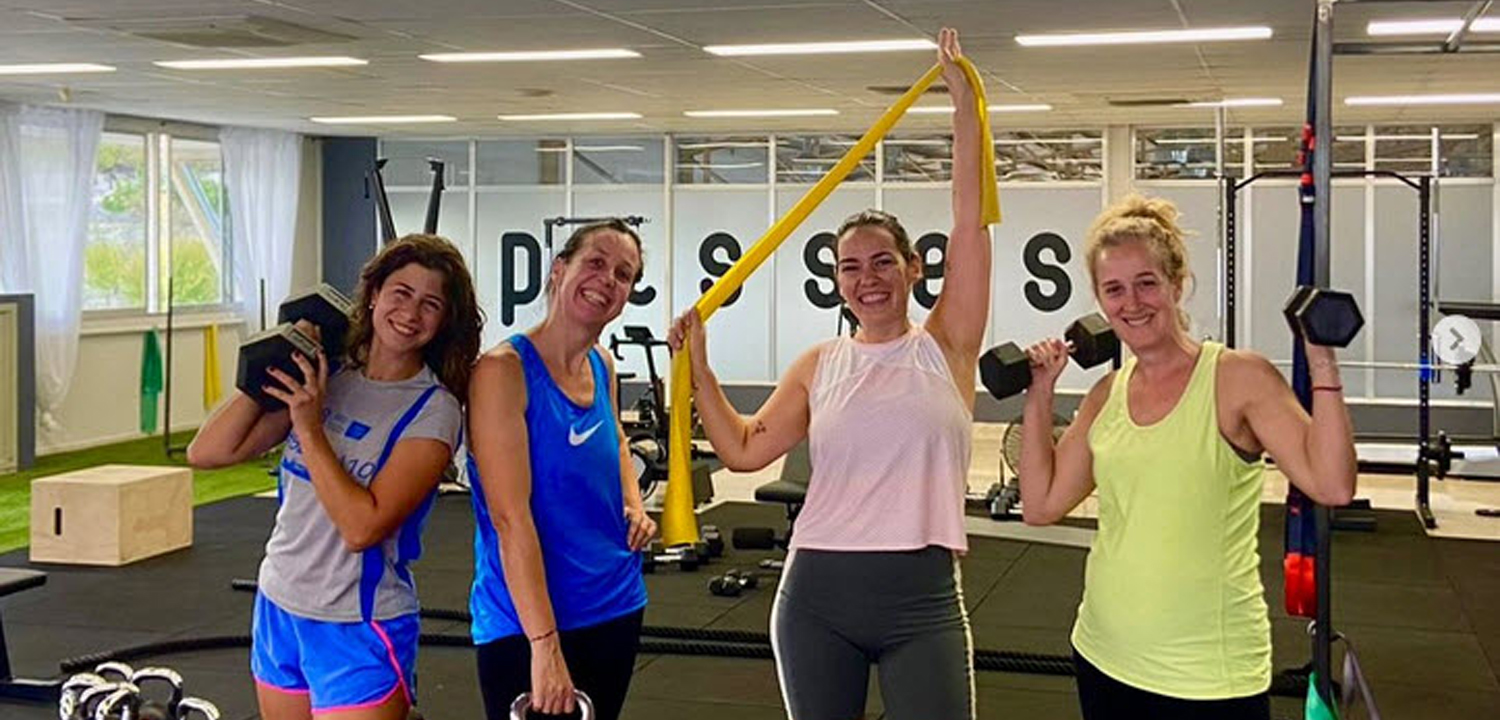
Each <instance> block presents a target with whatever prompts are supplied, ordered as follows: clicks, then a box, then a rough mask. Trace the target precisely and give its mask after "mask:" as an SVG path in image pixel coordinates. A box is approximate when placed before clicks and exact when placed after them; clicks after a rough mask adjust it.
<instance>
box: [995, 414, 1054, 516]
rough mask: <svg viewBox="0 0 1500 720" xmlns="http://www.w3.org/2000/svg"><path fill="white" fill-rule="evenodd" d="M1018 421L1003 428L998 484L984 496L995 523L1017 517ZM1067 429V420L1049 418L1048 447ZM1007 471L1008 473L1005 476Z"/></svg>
mask: <svg viewBox="0 0 1500 720" xmlns="http://www.w3.org/2000/svg"><path fill="white" fill-rule="evenodd" d="M1021 428H1022V425H1021V418H1016V419H1015V420H1014V421H1012V422H1011V423H1010V425H1009V426H1007V427H1006V428H1005V434H1004V435H1003V436H1002V437H1001V439H1000V482H997V483H995V485H994V486H992V487H991V488H990V491H989V492H988V493H986V495H985V497H986V499H987V500H988V504H989V511H990V517H991V518H994V519H996V520H1016V519H1019V518H1020V515H1019V514H1018V513H1017V512H1016V509H1017V508H1018V507H1020V505H1021V484H1020V480H1019V478H1020V476H1021ZM1067 428H1068V419H1067V418H1065V417H1063V416H1061V415H1057V414H1053V415H1052V443H1053V444H1054V445H1055V444H1057V441H1058V440H1060V439H1061V438H1062V434H1063V431H1064V430H1066V429H1067ZM1007 471H1008V472H1007Z"/></svg>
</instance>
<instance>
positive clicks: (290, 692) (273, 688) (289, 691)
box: [250, 674, 312, 695]
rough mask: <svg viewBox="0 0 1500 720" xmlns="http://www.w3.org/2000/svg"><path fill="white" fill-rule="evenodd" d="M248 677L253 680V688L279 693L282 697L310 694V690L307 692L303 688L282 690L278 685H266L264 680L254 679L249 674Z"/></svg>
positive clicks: (252, 675) (253, 676)
mask: <svg viewBox="0 0 1500 720" xmlns="http://www.w3.org/2000/svg"><path fill="white" fill-rule="evenodd" d="M250 677H251V678H253V679H254V680H255V686H256V687H260V688H265V689H267V690H270V691H271V692H279V693H281V694H283V695H307V694H309V693H311V692H312V691H311V690H308V689H306V688H303V689H300V690H299V689H294V688H284V687H281V686H279V685H272V684H271V683H268V682H266V681H265V680H262V679H260V678H258V677H255V675H254V674H251V676H250Z"/></svg>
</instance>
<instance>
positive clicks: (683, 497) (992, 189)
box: [661, 58, 1000, 546]
mask: <svg viewBox="0 0 1500 720" xmlns="http://www.w3.org/2000/svg"><path fill="white" fill-rule="evenodd" d="M958 63H959V66H960V67H962V68H963V71H964V74H965V75H967V76H968V78H969V87H971V88H973V91H974V107H972V108H968V109H967V112H973V113H975V114H977V115H978V117H979V127H980V146H981V148H982V152H983V153H984V159H983V162H982V165H981V169H980V173H981V175H980V184H981V186H982V187H981V190H980V191H981V193H982V195H981V197H982V199H983V203H982V206H981V219H982V220H983V222H984V224H986V225H989V224H993V223H998V222H1000V199H999V196H998V194H997V193H998V190H997V188H996V186H995V142H994V139H993V137H992V136H991V135H990V123H989V116H988V111H987V109H986V108H987V106H988V104H989V103H988V101H987V100H986V99H985V96H984V83H983V82H982V81H980V79H979V72H978V71H977V70H975V68H974V65H973V63H970V62H969V60H968V59H967V58H959V60H958ZM942 72H943V67H942V65H941V64H939V65H934V66H933V67H932V69H931V70H928V71H927V73H926V74H925V75H923V76H922V78H921V79H920V80H917V83H916V84H915V85H913V86H911V89H910V90H907V91H906V94H905V95H902V96H901V98H900V99H898V100H897V101H896V103H895V104H894V105H892V106H891V107H890V109H889V110H886V111H885V114H884V115H882V116H880V119H879V120H878V121H876V122H875V125H874V126H873V127H871V128H870V129H869V131H867V132H866V133H865V134H864V137H861V138H860V139H859V142H857V143H855V144H854V147H852V148H849V152H847V153H844V157H842V158H840V159H839V161H838V163H837V164H835V165H834V166H833V168H832V169H831V170H829V171H828V174H827V175H824V176H823V179H821V180H819V181H818V184H816V185H814V186H813V187H812V189H810V190H808V191H807V194H806V195H803V196H802V199H801V200H798V201H797V204H796V205H793V206H792V209H791V210H788V211H787V213H786V214H785V215H783V216H781V219H780V220H777V221H776V224H775V225H772V226H771V229H769V230H767V231H766V234H765V235H762V236H761V237H760V239H759V240H757V241H755V244H754V245H752V246H750V250H749V251H748V252H746V253H745V255H744V256H743V257H741V258H740V259H739V261H738V262H736V263H735V264H734V265H732V266H730V268H729V270H728V272H725V273H724V276H723V277H721V278H719V280H718V282H716V283H714V285H713V287H711V288H709V289H708V292H706V293H703V296H702V297H699V298H698V302H697V303H695V304H694V305H693V308H694V309H695V310H697V311H698V317H700V318H702V319H703V322H704V323H707V322H708V319H709V317H711V316H712V315H713V314H714V311H716V310H718V309H719V306H720V305H723V304H724V301H725V300H727V299H729V297H730V296H731V295H733V294H734V292H735V291H736V290H738V289H739V288H740V286H741V285H743V284H745V281H746V280H749V279H750V274H751V273H753V272H755V270H756V268H759V267H760V265H761V263H763V262H765V260H766V258H769V257H771V253H773V252H775V251H776V248H778V247H780V246H781V242H782V241H783V240H785V239H786V238H787V236H789V235H791V234H792V231H794V230H796V229H797V226H799V225H801V224H802V221H804V220H806V219H807V216H808V215H809V214H810V213H812V211H813V210H814V209H815V208H817V207H818V205H819V204H821V203H822V202H823V200H824V199H825V198H827V197H828V195H829V193H832V192H833V189H834V188H835V187H837V186H838V184H839V183H841V182H843V181H844V178H846V177H848V176H849V173H850V172H853V170H854V168H855V167H856V166H857V165H859V161H860V160H862V159H864V157H865V156H866V155H869V154H870V153H871V152H872V151H874V149H875V144H876V143H878V142H880V139H881V138H883V137H885V134H886V133H887V132H890V129H891V128H892V127H893V126H895V124H896V121H898V120H900V119H901V116H902V115H905V114H906V110H907V108H909V107H911V105H912V103H914V102H916V100H917V98H918V97H920V96H921V95H922V92H923V91H924V90H926V89H927V87H928V86H929V85H931V84H932V83H933V82H934V81H935V80H937V79H938V77H940V76H941V75H942ZM965 111H966V109H965V108H955V109H954V112H965ZM690 360H691V359H690V358H689V357H688V348H687V347H686V346H684V347H683V348H682V350H680V351H678V352H677V353H676V354H675V355H674V356H673V357H672V389H671V398H672V415H671V434H670V436H669V442H670V446H671V452H670V453H669V454H668V463H667V497H666V500H665V503H664V505H663V508H662V520H661V529H662V533H661V534H662V543H663V544H665V545H667V546H672V545H682V544H686V543H695V542H697V541H698V523H697V521H696V519H695V518H694V516H693V500H692V487H691V470H690V469H689V466H688V458H689V457H690V454H689V452H688V451H689V447H690V446H689V443H691V442H692V437H691V434H692V428H691V426H690V418H691V416H692V413H691V412H690V411H689V408H691V407H692V406H693V384H692V370H691V367H692V366H691V362H690Z"/></svg>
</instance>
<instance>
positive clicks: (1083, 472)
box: [1017, 340, 1114, 525]
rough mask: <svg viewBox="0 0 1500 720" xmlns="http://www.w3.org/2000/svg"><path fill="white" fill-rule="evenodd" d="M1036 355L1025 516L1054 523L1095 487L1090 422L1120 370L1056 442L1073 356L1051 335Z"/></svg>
mask: <svg viewBox="0 0 1500 720" xmlns="http://www.w3.org/2000/svg"><path fill="white" fill-rule="evenodd" d="M1027 353H1028V354H1029V355H1030V356H1031V358H1032V368H1031V373H1032V380H1031V386H1030V387H1028V388H1027V389H1026V406H1025V409H1024V410H1023V411H1022V422H1023V425H1022V427H1021V467H1020V470H1019V471H1018V472H1017V475H1019V476H1020V479H1019V482H1020V484H1021V518H1022V519H1023V520H1025V521H1026V524H1027V525H1051V524H1052V523H1055V522H1057V521H1058V520H1061V519H1063V518H1064V517H1067V515H1068V513H1069V512H1071V511H1072V510H1073V508H1075V507H1078V503H1080V502H1083V499H1084V498H1086V497H1088V496H1089V493H1091V492H1093V491H1094V454H1093V452H1092V451H1091V450H1090V449H1089V442H1088V436H1089V428H1091V427H1093V425H1094V418H1096V417H1098V416H1099V410H1100V409H1101V408H1103V407H1104V401H1105V400H1107V399H1109V387H1110V383H1111V382H1112V381H1113V380H1114V375H1113V374H1111V375H1107V376H1105V377H1104V378H1103V379H1101V380H1100V381H1099V382H1097V383H1095V384H1094V387H1093V388H1092V389H1090V390H1089V394H1088V395H1086V396H1085V397H1084V398H1083V404H1082V405H1081V406H1080V407H1079V408H1078V415H1077V416H1076V417H1074V419H1073V422H1072V423H1069V425H1068V428H1067V429H1066V430H1064V431H1063V435H1062V438H1061V439H1059V440H1058V441H1057V445H1056V446H1055V447H1054V446H1053V444H1052V415H1053V404H1054V398H1055V390H1054V386H1055V383H1056V382H1057V376H1058V375H1060V374H1061V373H1062V369H1063V368H1064V367H1065V366H1066V365H1067V362H1068V351H1067V346H1066V345H1064V344H1063V342H1062V341H1061V340H1048V341H1044V342H1041V343H1038V344H1037V345H1034V346H1032V347H1031V348H1029V349H1028V350H1027Z"/></svg>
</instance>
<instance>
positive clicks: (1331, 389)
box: [1312, 385, 1344, 392]
mask: <svg viewBox="0 0 1500 720" xmlns="http://www.w3.org/2000/svg"><path fill="white" fill-rule="evenodd" d="M1312 391H1313V392H1319V391H1323V392H1343V391H1344V386H1343V385H1314V386H1313V389H1312Z"/></svg>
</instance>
